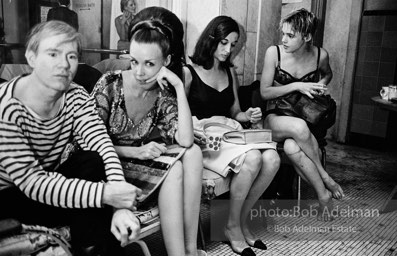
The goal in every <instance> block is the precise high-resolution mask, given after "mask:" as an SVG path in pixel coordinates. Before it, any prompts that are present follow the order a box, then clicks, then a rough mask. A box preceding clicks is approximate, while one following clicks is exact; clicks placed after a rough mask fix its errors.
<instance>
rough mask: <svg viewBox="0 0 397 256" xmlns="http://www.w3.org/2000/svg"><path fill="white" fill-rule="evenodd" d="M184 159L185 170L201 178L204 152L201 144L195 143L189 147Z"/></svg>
mask: <svg viewBox="0 0 397 256" xmlns="http://www.w3.org/2000/svg"><path fill="white" fill-rule="evenodd" d="M182 159H183V160H182V161H183V168H184V172H188V173H189V174H191V173H193V174H194V175H196V176H200V178H201V177H202V175H203V153H202V152H201V149H200V147H199V146H197V145H196V144H193V146H191V147H190V148H187V149H186V152H185V154H184V155H183V158H182Z"/></svg>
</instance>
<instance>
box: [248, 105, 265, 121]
mask: <svg viewBox="0 0 397 256" xmlns="http://www.w3.org/2000/svg"><path fill="white" fill-rule="evenodd" d="M245 115H246V117H247V119H248V120H249V121H250V122H251V123H253V124H255V123H257V122H259V121H260V120H262V110H261V108H249V109H248V110H247V111H245Z"/></svg>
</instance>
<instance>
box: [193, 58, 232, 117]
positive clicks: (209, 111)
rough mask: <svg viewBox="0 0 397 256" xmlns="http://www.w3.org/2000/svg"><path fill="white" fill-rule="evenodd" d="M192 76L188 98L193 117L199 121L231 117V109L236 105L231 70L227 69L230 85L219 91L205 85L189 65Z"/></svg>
mask: <svg viewBox="0 0 397 256" xmlns="http://www.w3.org/2000/svg"><path fill="white" fill-rule="evenodd" d="M187 67H188V68H189V70H190V72H191V74H192V83H191V86H190V92H189V96H188V98H187V99H188V101H189V106H190V110H191V112H192V116H196V117H197V118H198V119H202V118H210V117H212V116H226V117H231V116H230V108H231V106H232V105H233V103H234V94H233V78H232V74H231V73H230V69H226V72H227V76H228V78H229V85H228V86H227V87H226V88H225V89H223V90H222V91H220V92H219V91H217V90H215V89H214V88H212V87H211V86H209V85H207V84H205V83H204V82H203V81H202V80H201V78H200V77H199V76H198V74H197V73H196V71H195V70H194V68H193V67H192V66H191V65H187Z"/></svg>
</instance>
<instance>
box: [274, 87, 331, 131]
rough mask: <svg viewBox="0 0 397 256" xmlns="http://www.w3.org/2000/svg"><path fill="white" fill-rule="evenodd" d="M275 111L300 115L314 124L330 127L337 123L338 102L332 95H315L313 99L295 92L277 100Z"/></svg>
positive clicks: (286, 114)
mask: <svg viewBox="0 0 397 256" xmlns="http://www.w3.org/2000/svg"><path fill="white" fill-rule="evenodd" d="M275 113H276V114H278V115H283V116H293V117H299V118H302V119H303V120H305V121H306V122H307V123H309V124H311V125H313V126H315V127H316V126H319V127H322V128H325V129H328V128H329V127H331V126H332V125H333V124H334V123H335V119H336V102H335V100H334V99H332V98H331V96H330V95H313V99H311V98H309V97H308V96H307V95H305V94H302V93H300V92H293V93H290V94H288V95H286V96H284V97H279V98H278V99H277V100H276V107H275Z"/></svg>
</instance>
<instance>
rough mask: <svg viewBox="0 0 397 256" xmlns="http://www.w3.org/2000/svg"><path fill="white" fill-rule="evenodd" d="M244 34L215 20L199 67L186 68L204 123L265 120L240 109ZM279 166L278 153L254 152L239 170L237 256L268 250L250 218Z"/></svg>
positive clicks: (193, 103) (233, 241)
mask: <svg viewBox="0 0 397 256" xmlns="http://www.w3.org/2000/svg"><path fill="white" fill-rule="evenodd" d="M239 33H240V32H239V26H238V24H237V22H236V21H235V20H233V19H232V18H230V17H227V16H218V17H215V18H214V19H213V20H212V21H211V22H210V23H209V24H208V25H207V27H206V28H205V29H204V31H203V32H202V34H201V35H200V37H199V39H198V42H197V44H196V46H195V49H194V53H193V56H192V57H191V60H192V62H193V64H192V65H188V66H187V67H186V68H184V71H185V74H186V76H185V90H186V93H187V95H188V101H189V106H190V109H191V111H192V115H193V116H196V117H197V118H198V119H204V118H211V117H212V116H225V117H228V118H232V119H235V120H237V121H239V122H247V121H250V122H252V123H258V122H260V120H261V117H262V113H261V110H260V108H249V109H248V110H247V111H245V112H242V111H241V109H240V103H239V100H238V97H237V90H238V81H237V77H236V74H235V71H234V68H233V65H232V64H231V62H230V56H231V54H232V51H233V49H234V47H235V45H236V43H237V40H238V38H239ZM269 148H271V147H270V146H269ZM272 149H274V148H272ZM220 151H222V147H221V149H220ZM221 153H222V152H221ZM279 165H280V159H279V156H278V154H277V152H276V151H275V150H271V149H268V150H264V149H263V150H257V149H252V150H248V151H247V152H245V160H244V162H243V164H242V166H241V168H239V169H237V168H234V169H233V172H235V173H233V177H232V181H231V184H230V211H229V216H228V219H227V223H226V227H225V229H224V234H225V236H226V238H227V239H228V240H229V241H230V245H231V248H232V250H233V251H234V252H235V253H237V254H241V255H245V256H246V255H255V253H254V251H253V250H252V249H251V248H250V247H249V246H252V247H256V248H259V249H266V245H265V244H264V243H263V242H262V241H261V240H260V239H258V238H257V237H256V236H255V235H254V234H253V233H252V232H251V231H250V229H249V226H248V215H249V213H250V210H251V208H252V207H253V205H254V204H255V202H256V201H257V200H258V199H259V197H260V196H261V194H262V193H263V192H264V191H265V190H266V188H267V187H268V186H269V184H270V182H271V181H272V180H273V178H274V175H275V174H276V172H277V170H278V168H279Z"/></svg>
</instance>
